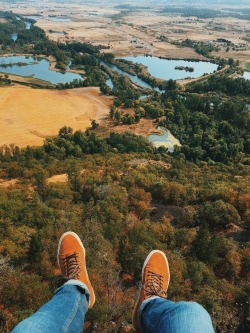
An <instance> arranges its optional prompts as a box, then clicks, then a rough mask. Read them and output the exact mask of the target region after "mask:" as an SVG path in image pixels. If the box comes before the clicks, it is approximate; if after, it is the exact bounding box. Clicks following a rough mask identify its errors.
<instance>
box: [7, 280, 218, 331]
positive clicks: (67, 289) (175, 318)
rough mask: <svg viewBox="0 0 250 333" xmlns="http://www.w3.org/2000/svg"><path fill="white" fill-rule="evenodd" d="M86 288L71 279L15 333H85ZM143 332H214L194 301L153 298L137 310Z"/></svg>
mask: <svg viewBox="0 0 250 333" xmlns="http://www.w3.org/2000/svg"><path fill="white" fill-rule="evenodd" d="M88 299H89V292H88V289H87V287H86V286H85V285H84V284H83V283H81V282H79V281H76V280H70V281H68V282H67V283H65V284H64V285H63V286H62V287H61V288H59V289H58V290H57V291H56V292H55V295H54V296H53V298H52V299H51V300H50V301H49V302H48V303H46V304H45V305H44V306H43V307H41V308H40V309H39V310H38V311H37V312H36V313H34V314H33V315H32V316H30V317H29V318H27V319H25V320H23V321H22V322H21V323H20V324H18V325H17V326H16V327H15V328H14V330H13V331H12V333H82V332H83V325H84V317H85V314H86V312H87V310H88ZM138 316H139V322H140V325H141V329H142V332H144V333H200V332H202V333H213V332H214V330H213V326H212V322H211V319H210V316H209V314H208V313H207V311H206V310H205V309H204V308H203V307H202V306H201V305H199V304H197V303H194V302H176V303H175V302H171V301H169V300H166V299H163V298H159V297H151V298H149V299H147V300H145V301H144V302H143V303H142V304H141V307H140V309H139V311H138Z"/></svg>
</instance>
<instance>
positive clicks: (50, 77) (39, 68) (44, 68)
mask: <svg viewBox="0 0 250 333" xmlns="http://www.w3.org/2000/svg"><path fill="white" fill-rule="evenodd" d="M17 63H25V64H27V65H25V66H18V65H17ZM4 64H7V65H10V66H8V67H4V68H3V67H0V72H2V73H7V74H15V75H20V76H33V77H35V78H37V79H40V80H44V81H49V82H51V83H53V84H58V83H66V82H71V81H73V80H75V79H77V80H83V78H82V77H81V75H79V74H75V73H69V72H65V73H61V72H56V71H51V70H50V69H49V67H50V63H49V61H48V60H47V59H41V58H39V59H38V58H33V57H26V56H12V57H0V66H1V65H4ZM11 64H13V65H11Z"/></svg>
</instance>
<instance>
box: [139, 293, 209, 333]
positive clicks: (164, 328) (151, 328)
mask: <svg viewBox="0 0 250 333" xmlns="http://www.w3.org/2000/svg"><path fill="white" fill-rule="evenodd" d="M138 315H139V322H140V326H141V328H142V331H143V332H144V333H200V332H201V331H202V333H213V332H214V329H213V325H212V321H211V318H210V316H209V314H208V313H207V311H206V310H205V309H204V308H203V307H202V306H201V305H200V304H198V303H195V302H171V301H169V300H167V299H164V298H160V297H157V298H153V299H152V298H151V299H149V300H146V301H144V302H143V303H142V304H141V307H140V309H139V314H138Z"/></svg>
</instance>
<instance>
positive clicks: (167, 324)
mask: <svg viewBox="0 0 250 333" xmlns="http://www.w3.org/2000/svg"><path fill="white" fill-rule="evenodd" d="M169 280H170V272H169V266H168V260H167V257H166V256H165V254H164V253H163V252H162V251H159V250H154V251H152V252H150V253H149V255H148V256H147V258H146V260H145V262H144V265H143V268H142V283H141V288H140V291H139V296H138V299H137V302H136V305H135V308H134V312H133V325H134V328H135V329H136V331H137V332H144V333H198V332H204V333H212V332H214V330H213V326H212V322H211V318H210V316H209V314H208V313H207V311H206V310H205V309H204V308H203V307H202V306H201V305H199V304H198V303H195V302H176V303H175V302H171V301H169V300H167V299H166V296H167V289H168V285H169Z"/></svg>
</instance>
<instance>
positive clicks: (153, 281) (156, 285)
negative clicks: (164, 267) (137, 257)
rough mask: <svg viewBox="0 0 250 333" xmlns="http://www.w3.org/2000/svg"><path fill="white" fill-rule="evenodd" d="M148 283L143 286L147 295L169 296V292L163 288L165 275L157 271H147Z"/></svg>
mask: <svg viewBox="0 0 250 333" xmlns="http://www.w3.org/2000/svg"><path fill="white" fill-rule="evenodd" d="M146 280H147V284H145V285H144V286H143V289H144V291H145V293H146V296H147V297H152V296H159V297H163V298H165V297H167V293H166V291H165V290H163V280H164V276H162V275H160V274H157V273H155V272H151V271H148V273H147V279H146Z"/></svg>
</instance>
